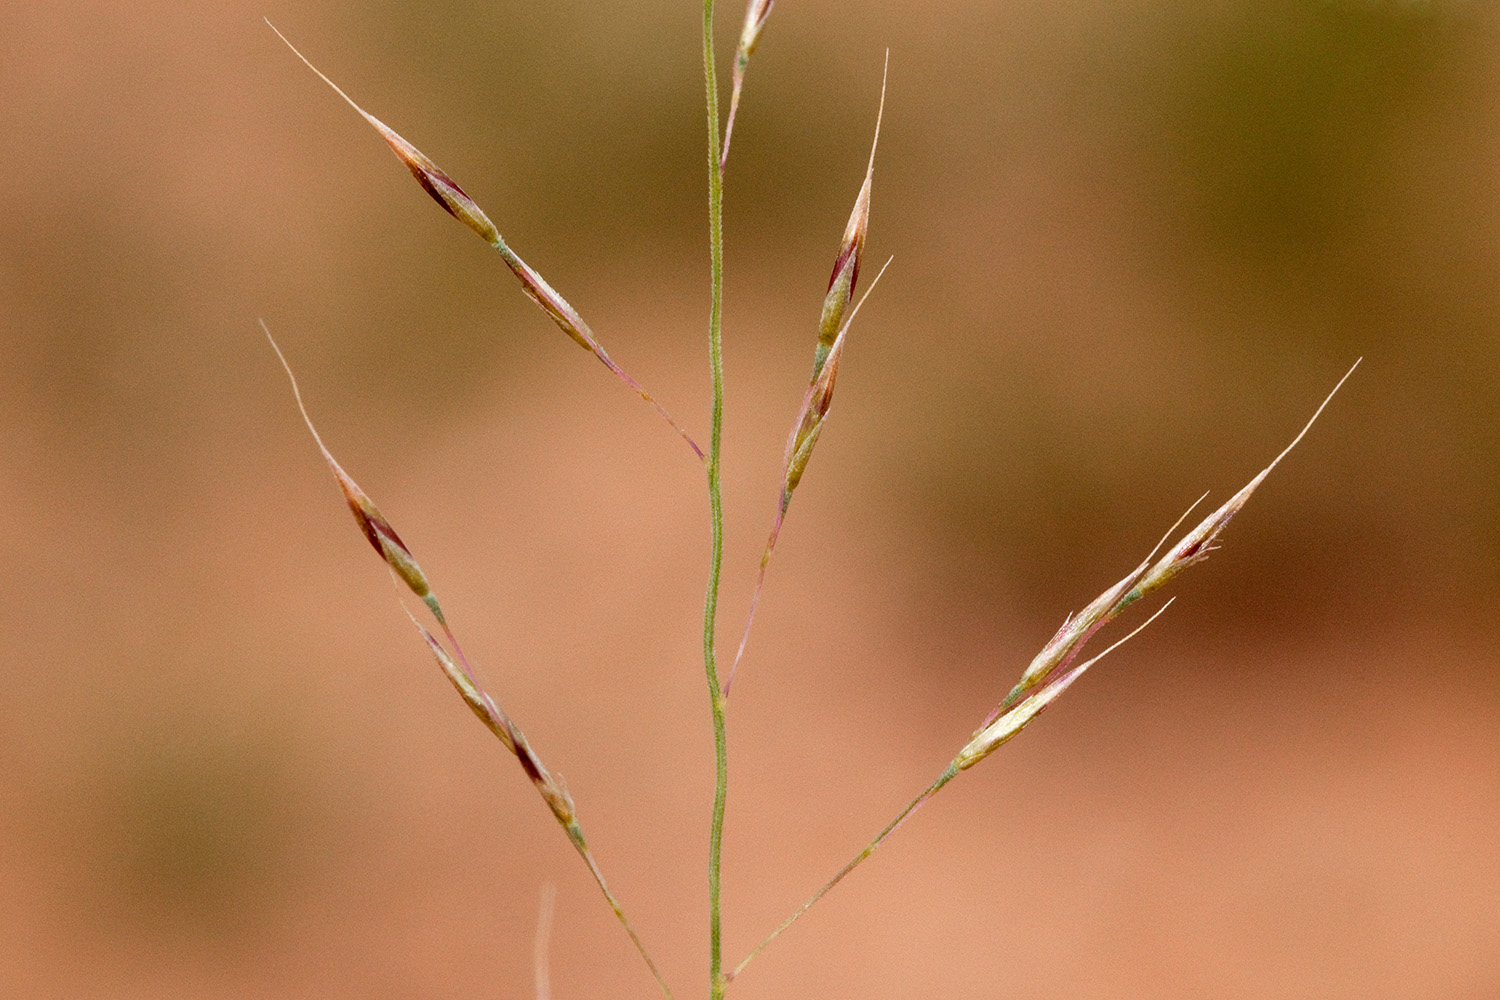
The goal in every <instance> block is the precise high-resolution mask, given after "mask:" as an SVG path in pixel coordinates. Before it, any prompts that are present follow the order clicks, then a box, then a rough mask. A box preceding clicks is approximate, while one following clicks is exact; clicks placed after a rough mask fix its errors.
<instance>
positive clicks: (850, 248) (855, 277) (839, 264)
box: [828, 242, 859, 296]
mask: <svg viewBox="0 0 1500 1000" xmlns="http://www.w3.org/2000/svg"><path fill="white" fill-rule="evenodd" d="M858 246H859V244H858V243H855V242H850V243H847V244H845V245H844V246H842V247H840V248H839V255H838V257H836V258H835V259H834V261H833V273H832V274H830V275H829V276H828V290H829V291H832V290H833V283H834V282H835V281H837V280H839V272H840V271H842V270H843V269H844V265H845V264H847V263H848V262H849V258H850V257H851V256H853V254H854V251H855V249H857V247H858ZM858 281H859V259H858V258H857V257H856V258H855V261H854V273H853V274H851V275H850V276H849V294H850V296H853V295H854V285H855V283H856V282H858Z"/></svg>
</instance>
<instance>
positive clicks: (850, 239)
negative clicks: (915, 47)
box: [808, 51, 891, 383]
mask: <svg viewBox="0 0 1500 1000" xmlns="http://www.w3.org/2000/svg"><path fill="white" fill-rule="evenodd" d="M890 63H891V54H890V52H889V51H887V52H886V54H885V70H884V71H882V75H881V79H880V110H879V111H878V112H877V113H876V115H875V140H874V141H873V142H872V143H870V163H869V166H867V167H866V168H865V182H864V183H863V184H862V185H860V189H859V196H858V197H856V198H855V199H854V209H853V210H852V211H851V212H850V213H849V222H848V224H846V225H845V226H844V238H843V239H842V240H841V241H840V242H839V252H838V256H837V257H835V258H834V261H833V273H832V274H831V275H829V277H828V294H827V295H825V296H824V298H823V315H822V317H821V318H820V319H819V320H818V346H817V349H816V350H815V351H814V353H813V369H812V375H811V376H810V377H809V378H808V382H809V383H816V382H817V381H818V374H819V373H820V372H821V371H822V370H823V365H824V364H825V363H826V362H827V360H828V355H829V353H830V352H831V351H832V350H833V342H834V340H835V339H837V337H838V335H839V331H840V330H842V329H843V327H844V312H845V310H847V309H848V308H849V303H850V302H852V301H853V300H854V288H855V286H856V285H857V284H858V283H859V265H860V263H861V261H862V260H863V259H864V255H865V237H866V236H867V235H868V234H869V231H870V188H871V185H872V184H873V183H874V180H875V149H876V147H877V146H879V145H880V123H881V120H882V119H883V118H884V117H885V84H886V74H888V73H889V71H890Z"/></svg>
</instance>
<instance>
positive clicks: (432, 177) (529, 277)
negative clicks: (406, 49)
mask: <svg viewBox="0 0 1500 1000" xmlns="http://www.w3.org/2000/svg"><path fill="white" fill-rule="evenodd" d="M266 24H267V25H269V26H270V28H271V30H272V31H275V32H276V36H277V37H278V38H280V39H281V40H282V41H283V42H285V43H286V46H287V48H289V49H291V50H292V52H293V54H294V55H296V57H297V58H298V59H300V60H302V62H303V64H304V65H306V66H307V68H308V69H310V70H312V71H313V72H314V73H316V74H317V75H318V77H319V79H321V80H322V81H323V82H324V83H326V84H328V86H330V87H332V88H333V90H334V93H336V94H338V95H339V96H340V97H342V98H343V99H344V101H345V102H346V103H348V105H349V106H350V107H351V108H353V109H354V110H355V111H357V112H359V114H360V117H362V118H364V120H365V121H366V122H368V123H369V124H370V127H371V128H373V129H374V130H375V131H376V132H377V133H378V134H379V135H380V137H381V138H382V139H384V140H385V142H386V145H388V146H389V147H390V148H391V151H392V152H393V153H395V154H396V157H397V158H398V159H399V160H400V161H401V162H402V163H403V164H405V165H406V168H407V170H409V171H411V175H412V176H413V177H415V178H416V180H417V183H418V184H420V185H421V186H422V190H424V191H426V192H427V193H428V195H430V196H431V197H432V200H433V201H435V202H437V203H438V204H439V205H441V206H442V207H443V210H444V211H446V212H447V213H448V214H449V215H451V216H453V217H454V218H455V219H457V220H458V221H459V222H462V223H463V224H464V225H465V226H468V227H469V228H470V229H472V230H473V231H474V232H475V234H477V235H478V236H479V238H480V239H482V240H484V241H485V242H486V243H488V244H489V245H490V246H491V247H493V248H494V249H495V251H496V252H498V253H499V254H500V257H501V259H503V260H504V261H505V264H506V266H507V267H509V268H510V270H511V273H513V274H514V275H515V276H516V277H517V278H518V279H519V280H520V282H521V289H522V291H524V292H525V293H526V295H527V297H528V298H530V299H531V301H533V302H535V303H536V304H537V305H538V306H539V307H540V308H541V310H542V311H543V312H544V313H546V314H547V315H548V316H549V317H550V318H551V319H552V322H554V323H556V324H557V326H558V328H559V329H561V330H562V331H563V333H566V334H567V335H568V336H569V337H571V338H572V339H573V341H574V343H576V344H578V346H579V347H582V348H583V349H584V350H586V351H588V352H590V353H591V354H593V355H594V357H596V358H598V359H599V362H600V363H601V364H603V365H604V367H606V368H608V369H609V370H610V371H611V372H613V373H614V374H615V377H617V378H618V379H620V381H622V382H624V383H625V384H626V385H628V386H629V387H630V388H631V389H632V390H634V391H635V393H636V395H638V396H640V397H641V399H643V400H645V401H646V402H647V403H649V404H651V406H652V408H653V409H655V410H656V412H657V414H658V415H660V417H661V418H662V419H663V420H665V421H666V422H667V425H668V426H670V427H671V428H672V429H673V430H674V431H676V432H677V434H678V436H680V437H681V438H682V439H683V440H684V441H686V442H687V444H688V447H690V448H692V449H693V453H694V454H695V455H697V456H698V458H699V460H700V461H701V460H702V459H703V449H702V448H700V447H698V443H697V442H696V441H694V440H693V438H692V436H691V435H689V434H688V432H687V431H686V430H684V429H683V427H682V426H681V425H680V424H678V423H677V421H676V420H674V419H673V418H672V415H671V414H670V413H668V412H667V410H666V408H665V407H663V406H662V405H661V403H659V402H657V401H656V397H654V396H652V395H651V394H650V393H649V392H647V391H646V390H645V387H643V386H642V385H641V384H640V383H639V382H637V381H636V380H635V379H634V378H633V377H631V375H630V374H629V373H628V372H626V371H625V370H624V369H623V368H621V367H620V366H619V365H617V364H616V363H615V362H614V360H613V359H611V358H610V356H609V354H608V353H607V352H606V351H605V350H604V348H603V346H601V345H600V343H599V341H598V339H597V338H595V336H594V332H593V330H591V329H590V328H589V325H588V324H587V323H585V322H584V320H583V317H582V316H580V315H579V314H578V311H577V310H576V309H574V308H573V306H572V305H571V304H569V303H568V301H567V299H564V298H563V297H562V296H561V295H559V294H558V292H557V290H556V289H554V288H553V287H552V286H551V285H549V284H547V282H546V281H545V280H544V279H543V278H542V276H541V275H540V274H538V273H537V272H536V269H535V268H533V267H532V266H531V265H530V264H527V263H526V262H525V261H524V260H522V259H521V257H520V255H519V254H517V253H516V252H515V251H514V250H512V249H511V248H510V246H509V245H508V244H507V243H506V242H505V239H504V238H503V237H502V236H501V235H500V231H499V229H497V228H496V227H495V224H494V223H493V222H491V221H490V218H489V216H487V215H485V214H484V210H483V209H481V208H480V207H479V205H478V204H477V203H476V202H475V201H474V199H473V198H470V197H469V196H468V194H467V193H465V192H464V190H463V188H461V187H459V186H458V182H457V181H455V180H454V179H453V178H452V177H449V176H448V174H447V173H446V172H445V171H443V170H442V168H440V167H439V166H438V165H437V164H436V163H433V162H432V160H431V159H430V158H429V157H428V156H427V154H425V153H423V152H422V151H421V150H420V149H418V148H417V147H416V146H414V145H412V144H411V143H410V142H407V141H406V139H405V138H403V137H402V136H401V135H400V134H399V133H397V132H396V130H395V129H393V128H391V127H390V126H389V125H387V124H385V122H383V121H381V120H380V119H379V118H376V117H375V116H374V115H372V114H370V113H369V112H368V111H366V110H365V109H364V108H362V107H360V106H359V105H358V104H356V103H355V102H354V99H353V98H352V97H350V96H349V95H348V94H346V93H344V91H343V89H342V88H341V87H339V85H338V84H336V83H334V82H333V81H332V80H330V79H329V78H328V76H327V75H326V74H325V73H324V72H323V71H322V70H320V69H318V67H316V66H314V65H313V64H312V62H311V61H309V60H308V58H307V57H306V56H304V55H303V54H302V53H301V52H300V51H299V50H298V49H297V47H296V46H295V45H293V44H292V43H291V42H290V41H288V40H287V37H286V36H285V35H283V34H282V33H281V32H280V31H279V30H278V29H277V27H276V26H275V25H274V24H271V22H270V21H269V20H267V21H266Z"/></svg>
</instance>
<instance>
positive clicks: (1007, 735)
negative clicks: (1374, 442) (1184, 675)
mask: <svg viewBox="0 0 1500 1000" xmlns="http://www.w3.org/2000/svg"><path fill="white" fill-rule="evenodd" d="M839 340H842V334H840V337H839ZM830 357H831V358H835V355H833V354H832V353H831V354H830ZM832 363H836V359H835V360H834V361H833V362H832ZM1358 367H1359V362H1358V361H1356V362H1355V363H1354V366H1353V367H1351V368H1350V369H1349V371H1348V372H1346V373H1345V374H1344V377H1343V378H1341V379H1339V382H1338V385H1335V386H1334V387H1333V391H1332V392H1330V393H1329V394H1328V396H1327V397H1326V398H1325V399H1324V400H1323V402H1322V404H1321V405H1319V406H1318V409H1317V411H1316V412H1314V413H1313V415H1312V418H1311V419H1310V420H1309V421H1308V422H1307V424H1306V425H1305V426H1304V427H1303V428H1302V430H1301V431H1300V432H1298V434H1297V436H1296V437H1295V438H1293V439H1292V443H1291V444H1289V445H1287V446H1286V448H1284V449H1283V450H1282V452H1281V454H1279V455H1277V456H1276V458H1275V460H1274V461H1272V462H1271V464H1270V465H1268V466H1266V467H1265V468H1264V469H1262V470H1261V471H1260V473H1259V474H1257V475H1256V477H1255V478H1254V479H1252V480H1251V481H1250V482H1249V484H1248V485H1246V486H1245V488H1244V489H1242V490H1240V491H1239V492H1238V493H1236V494H1235V495H1234V496H1233V497H1231V498H1230V500H1229V502H1227V503H1226V504H1224V506H1222V507H1220V508H1219V509H1218V510H1217V511H1215V512H1214V513H1212V514H1210V515H1209V516H1208V517H1207V518H1205V519H1204V520H1203V522H1202V523H1201V524H1199V525H1198V526H1197V527H1196V528H1194V529H1193V530H1192V531H1190V532H1188V533H1187V535H1185V536H1184V537H1183V538H1182V540H1181V541H1179V542H1178V543H1177V544H1176V545H1174V546H1172V547H1171V548H1170V549H1169V550H1168V551H1167V553H1166V555H1164V556H1162V558H1161V559H1160V560H1158V561H1156V562H1154V563H1153V562H1152V560H1153V559H1154V558H1155V556H1156V552H1157V550H1159V549H1160V548H1161V546H1162V545H1163V544H1164V543H1165V541H1166V538H1168V537H1170V536H1171V534H1172V532H1174V531H1176V530H1177V528H1178V527H1179V526H1180V525H1181V524H1182V522H1183V521H1184V520H1185V519H1186V518H1187V516H1188V513H1191V512H1192V509H1193V508H1192V507H1190V508H1188V513H1185V514H1183V515H1182V517H1180V518H1178V519H1177V523H1176V524H1174V525H1173V526H1172V528H1171V529H1170V530H1168V532H1167V534H1166V536H1164V537H1163V539H1162V541H1160V542H1158V543H1157V545H1156V548H1155V549H1153V550H1152V552H1151V555H1149V556H1147V557H1146V560H1145V561H1144V562H1142V563H1141V564H1140V565H1139V566H1137V567H1136V568H1135V569H1133V570H1132V571H1131V572H1130V573H1128V574H1126V576H1125V577H1124V579H1122V580H1120V581H1119V582H1118V583H1116V584H1115V585H1114V586H1113V587H1110V588H1109V589H1108V590H1106V591H1105V592H1104V593H1102V594H1100V595H1099V596H1098V597H1097V598H1095V599H1094V600H1093V601H1091V602H1090V603H1089V605H1088V606H1087V607H1086V608H1084V609H1083V610H1082V611H1080V612H1079V613H1078V614H1076V615H1070V616H1069V617H1068V620H1067V621H1065V622H1064V623H1063V626H1062V628H1060V629H1058V631H1057V634H1056V635H1054V636H1053V637H1052V639H1051V640H1050V641H1049V642H1048V643H1047V645H1046V646H1045V647H1043V649H1042V651H1041V652H1040V653H1039V654H1037V656H1036V658H1035V659H1033V660H1032V662H1031V664H1030V665H1029V666H1028V667H1027V668H1026V670H1025V672H1024V673H1023V674H1022V677H1021V681H1020V682H1019V683H1017V684H1016V686H1015V687H1014V688H1012V689H1011V691H1010V693H1009V694H1007V695H1006V696H1005V698H1004V700H1002V701H1001V702H1000V704H999V705H998V706H996V708H995V709H994V710H993V711H992V712H991V713H990V714H989V716H988V717H987V718H986V719H985V720H984V722H983V723H981V724H980V727H979V728H978V729H977V730H975V732H974V735H973V736H972V737H970V739H969V742H968V743H966V744H965V745H964V747H963V749H961V750H960V751H959V752H958V756H956V757H954V758H953V761H952V762H951V763H950V764H949V765H948V767H947V768H946V769H945V770H944V771H943V773H942V774H940V775H939V776H938V778H937V780H936V781H934V782H933V783H932V784H931V785H929V786H927V788H925V789H923V791H922V792H921V793H920V794H918V795H917V797H916V798H914V799H912V801H911V802H910V803H909V804H908V805H907V806H906V808H905V809H903V810H901V812H900V813H899V814H897V816H896V818H895V819H894V820H892V821H891V822H890V823H889V824H888V825H887V826H886V827H885V829H883V830H881V831H880V833H878V834H877V835H876V836H875V839H874V840H872V841H870V843H869V844H867V845H865V848H864V849H863V850H862V851H860V853H859V854H857V855H855V856H854V858H853V860H851V861H850V862H849V863H848V864H847V865H845V866H844V867H843V868H842V869H840V870H839V872H838V873H837V874H836V875H834V876H833V878H831V879H829V880H828V881H827V882H825V883H824V884H823V885H822V887H820V888H819V889H818V891H817V892H815V893H813V894H812V896H811V897H809V898H808V900H807V902H805V903H803V904H802V906H800V907H799V908H798V909H797V910H796V911H795V912H794V913H793V914H792V915H791V916H790V917H788V918H787V919H786V920H785V921H784V922H782V924H781V925H780V926H778V927H777V928H776V929H775V930H774V931H772V932H771V933H770V934H769V935H768V936H767V937H766V938H765V939H764V940H762V941H761V943H760V944H758V945H756V946H755V948H754V949H753V950H751V952H750V954H749V955H747V956H746V957H745V959H744V960H743V961H741V962H740V964H739V965H737V966H735V968H734V969H733V971H731V972H730V973H729V975H728V977H727V978H729V979H733V978H735V977H736V976H738V975H739V974H740V973H741V972H743V971H744V970H745V967H746V966H748V965H749V964H750V962H751V961H753V960H754V959H755V957H756V956H757V955H759V954H760V953H761V952H762V951H763V950H764V949H765V948H766V946H767V945H769V944H770V943H771V942H772V941H774V940H776V938H777V937H779V936H780V935H781V933H782V932H783V931H785V930H786V929H787V928H788V927H790V926H791V925H792V924H793V923H794V922H796V920H797V919H798V918H799V917H801V916H802V914H804V913H806V912H807V911H808V909H810V908H811V907H812V906H813V904H815V903H817V902H818V900H820V899H822V898H823V897H824V896H825V895H827V894H828V892H829V891H830V890H831V889H833V887H834V886H836V885H838V884H839V882H841V881H842V880H843V879H844V877H845V876H846V875H848V874H849V873H850V872H851V871H853V870H854V869H855V868H856V867H858V866H859V865H860V864H861V863H862V862H864V860H865V859H866V858H868V857H869V856H870V855H871V854H873V853H874V852H875V849H876V848H878V847H879V846H880V845H881V844H882V843H883V842H884V841H885V839H886V838H887V837H889V836H890V835H891V834H892V833H894V832H895V831H896V830H897V829H899V828H900V827H901V825H902V824H903V823H905V822H906V820H907V819H908V818H909V817H910V816H911V815H912V813H913V812H915V811H916V810H917V809H918V808H919V807H920V806H921V805H922V804H923V803H924V802H926V801H927V800H928V799H930V798H932V797H933V796H934V795H936V794H937V793H938V792H939V791H941V790H942V789H943V788H944V787H945V786H946V785H947V784H948V783H949V782H950V781H952V780H953V779H954V778H955V777H957V776H958V775H959V774H961V773H962V772H964V771H966V770H968V769H969V768H971V767H973V766H974V765H975V764H977V763H979V762H980V761H981V760H984V759H985V758H986V757H988V756H989V755H990V754H992V753H994V752H995V751H996V750H998V749H999V748H1000V747H1002V746H1004V745H1005V744H1006V743H1008V742H1009V741H1010V740H1012V739H1014V738H1015V737H1016V735H1017V734H1019V733H1020V732H1021V730H1023V729H1025V728H1026V727H1027V726H1028V725H1030V724H1031V722H1032V721H1033V720H1034V719H1035V718H1036V717H1037V716H1038V715H1040V714H1041V713H1042V712H1043V711H1044V710H1045V709H1046V708H1047V706H1049V705H1051V704H1052V703H1053V702H1054V701H1056V700H1057V699H1058V698H1059V697H1061V696H1062V693H1063V692H1064V691H1066V690H1067V689H1068V688H1069V687H1071V686H1072V685H1073V682H1074V681H1076V680H1077V679H1078V678H1079V677H1081V676H1083V674H1084V672H1085V671H1087V670H1088V669H1089V667H1091V666H1093V665H1094V664H1095V663H1098V662H1099V661H1100V660H1102V659H1103V658H1104V657H1106V656H1108V655H1109V654H1110V653H1112V652H1113V651H1114V650H1116V649H1118V648H1119V647H1120V646H1121V645H1123V644H1124V643H1126V642H1128V641H1129V640H1130V639H1132V638H1134V637H1135V636H1136V635H1138V634H1139V633H1140V632H1141V630H1142V629H1144V628H1145V627H1146V626H1147V625H1150V624H1151V623H1152V622H1153V621H1155V620H1156V618H1157V616H1159V615H1160V614H1161V613H1162V612H1163V611H1165V610H1166V609H1167V608H1168V607H1169V606H1171V603H1172V602H1171V601H1168V602H1167V603H1166V604H1164V605H1162V606H1161V607H1160V608H1159V609H1157V611H1156V613H1155V614H1153V615H1152V616H1151V617H1150V618H1148V619H1146V621H1145V622H1143V623H1142V624H1141V625H1139V626H1138V627H1136V628H1135V629H1134V630H1133V631H1131V632H1130V634H1129V635H1126V636H1125V637H1124V638H1123V639H1120V640H1119V641H1117V642H1115V643H1114V644H1113V645H1111V646H1110V647H1109V648H1108V649H1106V650H1105V651H1104V652H1102V653H1100V654H1099V655H1098V656H1095V657H1093V658H1092V659H1090V660H1086V661H1084V662H1083V663H1080V664H1078V665H1076V666H1074V665H1073V661H1074V660H1075V659H1076V658H1077V656H1078V654H1079V653H1080V652H1082V650H1083V647H1084V645H1085V644H1086V643H1087V642H1088V640H1089V639H1090V638H1091V637H1092V636H1093V635H1094V634H1095V633H1096V632H1098V630H1099V629H1101V628H1103V627H1104V626H1105V625H1107V624H1108V623H1109V622H1110V621H1111V620H1112V619H1113V618H1114V617H1115V616H1116V615H1118V614H1119V613H1120V612H1121V611H1123V610H1124V609H1125V608H1126V607H1128V606H1129V605H1131V604H1132V603H1134V602H1135V601H1136V600H1138V599H1139V598H1141V597H1142V596H1144V595H1145V594H1147V593H1150V592H1151V591H1153V590H1156V589H1158V588H1160V587H1161V586H1163V585H1165V584H1166V583H1167V582H1168V581H1170V580H1171V579H1172V578H1173V577H1174V576H1176V574H1177V573H1179V572H1181V571H1182V570H1183V569H1186V568H1187V567H1188V566H1191V565H1193V564H1194V563H1196V562H1199V561H1201V560H1202V559H1203V558H1204V557H1205V555H1206V554H1207V551H1208V549H1209V548H1210V546H1211V544H1212V542H1213V540H1214V539H1216V538H1217V537H1218V536H1219V534H1220V532H1222V531H1223V530H1224V527H1225V525H1227V524H1228V523H1229V520H1230V519H1231V518H1232V517H1234V515H1235V514H1236V513H1238V512H1239V510H1240V509H1241V508H1242V507H1244V505H1245V503H1246V501H1248V500H1249V498H1250V495H1251V494H1252V493H1254V492H1255V489H1256V487H1257V486H1259V485H1260V484H1261V482H1263V481H1264V480H1265V478H1266V476H1267V475H1268V474H1269V473H1270V471H1271V470H1272V469H1274V468H1275V467H1276V466H1277V464H1278V463H1279V462H1280V461H1281V460H1282V459H1283V458H1285V457H1286V456H1287V454H1288V453H1290V452H1291V450H1292V449H1293V448H1295V447H1296V446H1297V444H1298V443H1299V442H1300V441H1301V440H1302V438H1303V437H1304V436H1305V435H1306V434H1307V432H1308V430H1309V429H1310V428H1311V427H1312V425H1313V423H1314V422H1315V421H1316V420H1317V419H1318V417H1319V416H1320V415H1321V414H1322V412H1323V410H1324V409H1325V408H1326V407H1327V406H1328V404H1329V402H1331V401H1332V399H1333V397H1334V395H1335V394H1337V393H1338V391H1339V389H1340V388H1341V387H1342V386H1343V384H1344V382H1345V381H1346V380H1348V378H1349V376H1350V375H1352V374H1354V369H1355V368H1358ZM1199 502H1202V498H1201V497H1200V498H1199ZM1196 506H1197V503H1195V504H1194V505H1193V507H1196ZM773 539H774V535H773ZM761 576H762V579H764V576H765V570H764V563H763V564H762V570H761ZM757 594H758V591H757ZM1174 600H1175V598H1174ZM751 613H752V615H753V614H754V604H753V603H752V605H751ZM741 651H743V644H742V645H741Z"/></svg>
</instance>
